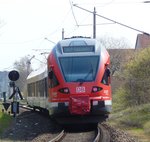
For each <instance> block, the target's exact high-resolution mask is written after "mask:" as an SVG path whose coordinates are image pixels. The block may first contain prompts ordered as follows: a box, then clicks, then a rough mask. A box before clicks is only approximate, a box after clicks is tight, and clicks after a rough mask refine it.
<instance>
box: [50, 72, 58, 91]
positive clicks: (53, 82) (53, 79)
mask: <svg viewBox="0 0 150 142" xmlns="http://www.w3.org/2000/svg"><path fill="white" fill-rule="evenodd" d="M48 77H49V79H50V83H49V87H50V88H53V87H56V86H57V85H59V82H58V79H57V77H56V75H55V73H54V72H53V71H52V70H51V71H50V72H49V74H48Z"/></svg>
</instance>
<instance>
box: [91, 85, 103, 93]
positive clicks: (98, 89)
mask: <svg viewBox="0 0 150 142" xmlns="http://www.w3.org/2000/svg"><path fill="white" fill-rule="evenodd" d="M102 89H103V88H101V87H99V86H93V88H92V93H96V92H99V91H101V90H102Z"/></svg>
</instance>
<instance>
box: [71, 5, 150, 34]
mask: <svg viewBox="0 0 150 142" xmlns="http://www.w3.org/2000/svg"><path fill="white" fill-rule="evenodd" d="M73 6H75V7H77V8H79V9H82V10H84V11H87V12H89V13H92V14H93V12H92V11H90V10H87V9H85V8H83V7H80V6H78V5H76V4H73ZM95 15H97V16H99V17H101V18H103V19H106V20H108V21H111V22H113V23H116V24H119V25H121V26H123V27H126V28H129V29H131V30H134V31H137V32H140V33H143V34H146V35H148V36H149V35H150V34H149V33H147V32H144V31H141V30H138V29H136V28H133V27H131V26H128V25H125V24H123V23H120V22H118V21H115V20H112V19H110V18H107V17H105V16H102V15H100V14H97V13H95Z"/></svg>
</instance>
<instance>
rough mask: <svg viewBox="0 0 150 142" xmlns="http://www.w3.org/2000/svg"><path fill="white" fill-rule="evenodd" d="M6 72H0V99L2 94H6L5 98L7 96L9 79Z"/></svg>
mask: <svg viewBox="0 0 150 142" xmlns="http://www.w3.org/2000/svg"><path fill="white" fill-rule="evenodd" d="M8 73H9V72H7V71H0V99H2V98H3V92H6V96H8V94H9V82H10V80H9V78H8Z"/></svg>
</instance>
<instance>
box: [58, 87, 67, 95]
mask: <svg viewBox="0 0 150 142" xmlns="http://www.w3.org/2000/svg"><path fill="white" fill-rule="evenodd" d="M58 91H59V92H60V93H63V94H69V89H68V88H67V87H65V88H61V89H59V90H58Z"/></svg>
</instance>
